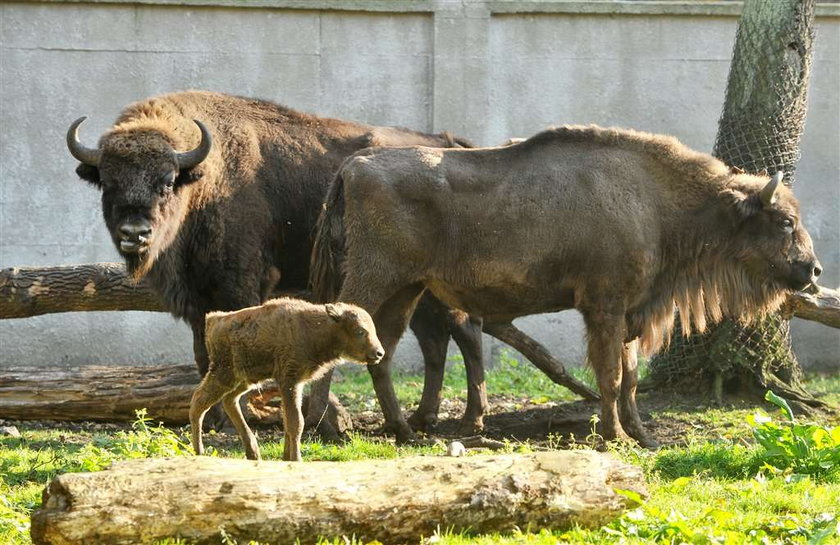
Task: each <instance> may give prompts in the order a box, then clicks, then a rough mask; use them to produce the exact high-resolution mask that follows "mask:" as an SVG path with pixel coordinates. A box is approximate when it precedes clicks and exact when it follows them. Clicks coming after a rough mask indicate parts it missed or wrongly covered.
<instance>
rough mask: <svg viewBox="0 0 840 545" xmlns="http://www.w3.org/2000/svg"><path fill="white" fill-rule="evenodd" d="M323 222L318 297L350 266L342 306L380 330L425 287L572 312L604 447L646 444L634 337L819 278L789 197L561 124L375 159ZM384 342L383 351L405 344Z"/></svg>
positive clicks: (751, 308) (348, 181)
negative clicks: (476, 143)
mask: <svg viewBox="0 0 840 545" xmlns="http://www.w3.org/2000/svg"><path fill="white" fill-rule="evenodd" d="M774 187H775V188H776V189H775V190H773V188H774ZM319 221H320V224H319V225H320V228H319V234H318V239H317V240H316V244H315V249H314V253H313V259H314V260H315V263H316V264H315V266H314V268H313V278H314V284H315V286H316V288H317V290H318V291H319V293H320V295H321V296H324V297H329V296H331V295H336V294H335V293H334V292H335V290H336V288H337V287H338V286H339V282H338V281H337V280H336V279H337V278H338V276H339V272H341V271H340V270H339V269H340V268H341V267H343V272H344V275H345V280H344V285H343V287H342V288H341V292H340V295H338V298H339V300H342V301H347V302H353V303H355V304H358V305H359V306H361V307H363V308H365V309H367V310H368V312H370V313H371V314H372V315H373V316H374V320H375V321H376V323H377V326H379V325H380V324H384V323H388V320H391V319H393V317H394V316H400V315H402V314H404V309H405V308H410V306H411V305H412V304H413V303H414V301H416V298H417V296H418V294H419V293H421V291H422V290H423V288H424V287H427V288H428V289H429V290H430V291H432V292H433V293H434V294H435V295H436V296H437V297H438V298H440V299H441V300H442V301H443V302H445V303H446V304H448V305H451V306H453V307H455V308H460V309H462V310H465V311H467V312H470V313H471V314H475V315H477V316H482V317H483V318H484V319H485V322H496V321H509V320H512V319H514V318H516V317H518V316H523V315H527V314H535V313H541V312H549V311H555V310H560V309H564V308H572V307H574V308H577V309H578V310H580V311H581V313H582V314H583V317H584V321H585V323H586V327H587V333H588V360H589V362H590V364H591V365H592V366H593V368H594V369H595V371H596V374H597V377H598V385H599V389H600V392H601V396H602V424H603V433H604V435H605V436H606V437H608V438H613V437H619V436H623V435H624V432H625V429H626V430H627V431H628V432H630V434H631V435H632V436H634V437H636V438H637V439H640V440H641V441H643V442H646V443H647V442H648V438H647V436H646V434H645V432H644V429H643V427H642V425H641V421H640V419H639V417H638V411H637V409H636V405H635V387H636V377H635V364H634V363H633V362H634V361H635V345H636V339H639V340H640V342H641V346H642V348H643V350H645V351H647V352H650V351H652V350H655V349H657V348H658V347H659V346H661V345H662V343H663V342H665V341H666V340H667V338H668V336H669V335H670V332H671V328H672V326H673V321H674V307H675V306H677V307H678V308H679V309H680V310H681V312H682V318H683V320H684V322H685V326H686V330H690V329H691V328H694V329H698V330H702V329H703V328H705V327H706V325H707V324H708V323H711V322H714V321H717V320H719V319H720V318H721V317H722V316H724V315H727V316H735V317H742V318H749V317H751V316H754V315H756V314H760V313H762V312H766V311H768V310H772V309H774V308H777V307H778V305H779V303H780V301H781V300H782V297H783V296H784V294H785V293H786V292H788V291H789V290H791V289H798V288H801V287H803V286H805V285H807V284H809V283H810V282H812V281H814V279H815V278H816V276H818V275H819V272H820V268H819V264H818V263H817V261H816V257H815V256H814V253H813V248H812V244H811V239H810V237H809V235H808V233H807V231H806V230H805V229H804V227H803V226H802V225H801V223H800V222H799V207H798V203H797V201H796V199H795V198H794V197H793V195H792V194H791V192H790V190H789V189H788V188H786V187H784V186H778V187H777V184H774V183H773V182H768V178H767V177H766V176H764V177H762V176H750V175H746V174H737V173H733V172H731V171H730V169H728V168H727V167H726V165H724V164H723V163H722V162H720V161H718V160H716V159H714V158H713V157H711V156H709V155H705V154H701V153H697V152H694V151H692V150H690V149H688V148H686V147H685V146H683V145H682V144H680V143H679V142H678V141H677V140H676V139H674V138H671V137H667V136H660V135H653V134H647V133H641V132H635V131H628V130H620V129H602V128H599V127H561V128H557V129H551V130H548V131H545V132H542V133H540V134H538V135H536V136H534V137H533V138H530V139H529V140H526V141H524V142H522V143H520V144H516V145H513V146H509V147H503V148H490V149H479V150H433V149H428V148H411V149H408V148H405V149H392V148H384V149H378V150H367V151H365V152H362V153H360V154H357V155H356V156H354V157H352V158H350V159H348V160H347V162H346V163H345V165H344V167H343V168H342V169H341V170H340V172H339V174H338V176H337V178H336V181H335V182H334V184H333V186H332V187H331V189H330V192H329V195H328V202H327V207H326V209H325V212H324V213H323V214H322V217H321V219H320V220H319ZM341 255H344V256H345V259H344V262H343V263H340V262H337V261H335V259H333V257H334V256H341ZM331 259H332V262H331ZM330 292H333V293H330ZM403 323H404V322H403ZM379 337H380V339H381V340H382V342H383V345H384V346H385V350H386V353H388V354H390V353H391V352H392V351H393V348H394V346H395V344H396V339H398V335H394V332H393V331H391V330H383V329H381V328H380V331H379ZM622 342H624V343H627V344H626V345H625V346H623V345H622ZM387 357H388V356H387V355H386V360H385V361H387ZM620 362H624V363H623V364H622V363H620ZM622 368H623V375H622ZM619 390H620V393H621V399H620V404H619V405H617V400H618V395H619ZM393 406H396V407H398V405H397V404H396V401H395V400H394V402H393ZM383 408H384V407H383ZM392 410H393V409H392ZM619 413H620V415H621V422H619ZM387 418H388V413H387V412H386V419H387ZM622 423H623V424H624V429H623V428H622Z"/></svg>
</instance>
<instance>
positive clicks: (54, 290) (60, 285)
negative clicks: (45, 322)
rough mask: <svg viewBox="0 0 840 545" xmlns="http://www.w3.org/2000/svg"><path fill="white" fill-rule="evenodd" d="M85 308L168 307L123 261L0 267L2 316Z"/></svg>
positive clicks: (25, 315)
mask: <svg viewBox="0 0 840 545" xmlns="http://www.w3.org/2000/svg"><path fill="white" fill-rule="evenodd" d="M84 310H151V311H164V310H166V309H165V308H164V307H163V304H162V303H161V301H160V299H159V298H158V296H157V294H156V293H155V292H154V291H153V290H152V289H151V287H150V286H149V285H148V284H147V283H146V282H145V281H142V280H141V281H140V282H139V283H135V282H134V281H133V280H132V279H131V278H130V277H129V276H128V274H127V272H126V270H125V266H124V265H122V264H120V263H91V264H87V265H69V266H65V267H45V268H36V267H13V268H10V269H3V270H2V271H0V319H2V318H26V317H29V316H38V315H40V314H49V313H52V312H75V311H84Z"/></svg>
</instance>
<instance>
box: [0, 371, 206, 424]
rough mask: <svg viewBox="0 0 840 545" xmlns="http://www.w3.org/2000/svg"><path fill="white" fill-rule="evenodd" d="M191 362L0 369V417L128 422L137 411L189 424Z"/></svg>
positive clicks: (192, 380) (195, 376)
mask: <svg viewBox="0 0 840 545" xmlns="http://www.w3.org/2000/svg"><path fill="white" fill-rule="evenodd" d="M198 381H199V376H198V371H197V370H196V368H195V365H156V366H148V367H146V366H143V367H131V366H116V365H115V366H103V365H84V366H80V367H31V366H27V367H24V366H19V367H6V368H3V369H0V418H5V419H10V420H62V421H74V420H93V421H98V422H131V421H133V420H134V419H135V414H134V412H135V411H136V410H137V409H143V408H145V409H148V415H149V417H151V418H152V419H154V420H156V421H162V422H166V423H168V424H184V423H186V422H189V420H190V419H189V407H190V398H191V397H192V392H193V390H194V389H195V387H196V386H198Z"/></svg>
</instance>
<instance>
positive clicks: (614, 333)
mask: <svg viewBox="0 0 840 545" xmlns="http://www.w3.org/2000/svg"><path fill="white" fill-rule="evenodd" d="M583 319H584V322H585V323H586V333H587V337H588V339H589V346H588V354H587V355H588V358H589V363H590V365H592V368H593V369H594V370H595V376H596V377H597V379H598V389H599V390H600V391H601V435H602V436H603V437H604V439H607V440H612V439H619V440H629V437H628V436H627V434H626V433H625V432H624V429H623V428H622V427H621V421H620V420H619V417H618V404H617V401H618V394H619V389H620V388H621V350H622V346H623V343H622V339H624V315H623V314H618V313H615V314H613V313H608V312H604V311H601V310H594V311H592V310H588V311H583Z"/></svg>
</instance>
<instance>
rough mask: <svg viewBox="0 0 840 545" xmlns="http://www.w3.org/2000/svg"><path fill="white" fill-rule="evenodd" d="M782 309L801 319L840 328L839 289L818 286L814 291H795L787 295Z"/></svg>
mask: <svg viewBox="0 0 840 545" xmlns="http://www.w3.org/2000/svg"><path fill="white" fill-rule="evenodd" d="M784 311H785V312H786V313H788V314H792V315H793V316H796V317H797V318H802V319H803V320H811V321H812V322H819V323H821V324H823V325H827V326H829V327H834V328H838V329H840V290H832V289H828V288H823V287H820V288H818V289H817V292H816V293H806V292H803V291H797V292H796V293H794V294H793V295H791V296H790V297H788V300H787V302H786V303H785V309H784Z"/></svg>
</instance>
